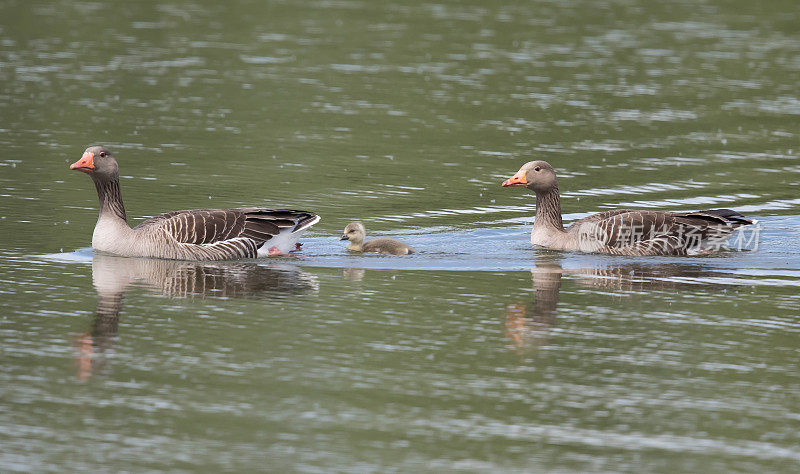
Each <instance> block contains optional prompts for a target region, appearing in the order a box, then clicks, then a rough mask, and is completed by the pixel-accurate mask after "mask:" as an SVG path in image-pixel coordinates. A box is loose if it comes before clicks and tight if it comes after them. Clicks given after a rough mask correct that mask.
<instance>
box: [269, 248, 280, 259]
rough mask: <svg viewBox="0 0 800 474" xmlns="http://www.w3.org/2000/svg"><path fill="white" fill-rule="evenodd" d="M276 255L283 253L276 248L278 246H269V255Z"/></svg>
mask: <svg viewBox="0 0 800 474" xmlns="http://www.w3.org/2000/svg"><path fill="white" fill-rule="evenodd" d="M276 255H283V252H281V251H280V249H278V247H270V248H269V256H270V257H274V256H276Z"/></svg>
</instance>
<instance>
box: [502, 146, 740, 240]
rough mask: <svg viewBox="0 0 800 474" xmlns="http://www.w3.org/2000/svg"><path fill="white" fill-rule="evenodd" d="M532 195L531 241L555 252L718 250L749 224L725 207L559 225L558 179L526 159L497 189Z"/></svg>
mask: <svg viewBox="0 0 800 474" xmlns="http://www.w3.org/2000/svg"><path fill="white" fill-rule="evenodd" d="M508 186H520V187H526V188H528V189H530V190H531V191H533V192H534V193H536V219H535V220H534V222H533V231H532V232H531V243H532V244H533V245H537V246H541V247H546V248H550V249H556V250H578V251H582V252H599V253H609V254H615V255H642V256H644V255H696V254H701V253H708V252H710V251H713V250H718V249H719V248H720V246H721V245H722V244H724V243H725V242H727V240H728V238H729V237H730V235H731V233H732V232H733V231H735V230H736V229H737V228H739V227H741V226H744V225H749V224H752V223H753V222H752V221H750V220H747V219H745V218H744V216H743V215H741V214H739V213H738V212H735V211H732V210H730V209H711V210H707V211H695V212H663V211H647V210H629V209H621V210H615V211H605V212H601V213H599V214H594V215H591V216H589V217H585V218H583V219H580V220H578V221H575V222H574V223H573V224H572V225H570V226H569V227H567V228H566V229H564V225H563V224H562V222H561V202H560V197H559V193H558V179H557V178H556V172H555V171H554V170H553V167H552V166H550V164H549V163H547V162H546V161H531V162H528V163H525V164H524V165H522V168H520V169H519V171H517V173H516V174H515V175H514V176H512V177H511V178H509V179H507V180H505V181H503V187H508Z"/></svg>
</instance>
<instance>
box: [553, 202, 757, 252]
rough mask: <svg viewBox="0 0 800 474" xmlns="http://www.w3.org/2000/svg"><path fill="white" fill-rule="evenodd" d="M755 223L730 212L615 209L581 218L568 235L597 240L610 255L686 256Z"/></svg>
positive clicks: (716, 210)
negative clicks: (571, 233)
mask: <svg viewBox="0 0 800 474" xmlns="http://www.w3.org/2000/svg"><path fill="white" fill-rule="evenodd" d="M748 224H752V221H749V220H747V219H745V218H744V216H742V215H741V214H739V213H738V212H735V211H732V210H730V209H712V210H707V211H695V212H685V213H678V212H660V211H647V210H628V209H623V210H615V211H606V212H601V213H599V214H594V215H592V216H589V217H586V218H584V219H580V220H578V221H576V222H575V223H574V224H572V225H571V226H570V227H569V229H568V232H575V233H577V234H578V236H579V239H581V238H584V239H585V238H594V239H596V240H597V241H599V242H600V243H601V245H602V246H603V247H605V249H604V250H605V251H607V252H609V253H618V254H624V255H683V254H686V252H687V251H688V250H690V249H692V248H696V247H702V246H703V245H704V244H708V243H713V242H719V241H720V240H722V239H726V238H727V237H728V236H729V235H730V234H731V232H733V231H734V230H735V229H736V228H737V227H740V226H742V225H748Z"/></svg>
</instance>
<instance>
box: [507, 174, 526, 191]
mask: <svg viewBox="0 0 800 474" xmlns="http://www.w3.org/2000/svg"><path fill="white" fill-rule="evenodd" d="M527 185H528V180H527V178H525V172H524V171H522V170H519V171H517V174H515V175H514V176H512V177H510V178H508V179H507V180H505V181H503V184H502V186H503V187H504V188H507V187H509V186H527Z"/></svg>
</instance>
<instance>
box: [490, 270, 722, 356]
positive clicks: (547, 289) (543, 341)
mask: <svg viewBox="0 0 800 474" xmlns="http://www.w3.org/2000/svg"><path fill="white" fill-rule="evenodd" d="M712 273H713V275H714V276H724V273H722V272H718V271H713V272H712V271H710V270H709V269H708V268H706V267H705V266H704V265H701V264H685V263H663V264H650V263H641V262H630V263H619V264H617V263H611V264H608V265H604V266H598V267H586V268H564V267H563V266H562V259H560V258H558V257H553V256H551V255H544V256H541V257H539V258H537V260H536V266H535V267H533V268H532V269H531V278H532V281H533V290H534V297H533V301H515V302H513V303H510V304H508V305H507V306H506V310H505V326H506V338H507V339H508V340H509V341H510V342H511V344H512V346H513V348H514V349H515V350H517V351H519V352H524V351H525V350H527V349H535V348H538V347H542V346H545V345H547V343H548V335H549V333H550V330H551V328H553V327H554V326H555V324H556V316H557V306H558V303H559V291H560V289H561V277H562V275H564V274H567V275H577V276H579V277H583V278H577V279H574V280H572V281H575V282H576V284H578V285H580V286H584V287H588V288H596V289H602V290H609V291H608V295H609V296H612V297H616V298H620V297H623V298H624V297H626V296H631V295H633V294H636V293H637V292H639V291H643V290H647V291H665V290H675V289H679V288H686V287H689V286H696V285H698V284H703V285H719V284H715V283H709V282H708V281H704V277H707V276H708V275H709V274H712ZM719 286H723V287H724V285H719Z"/></svg>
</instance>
